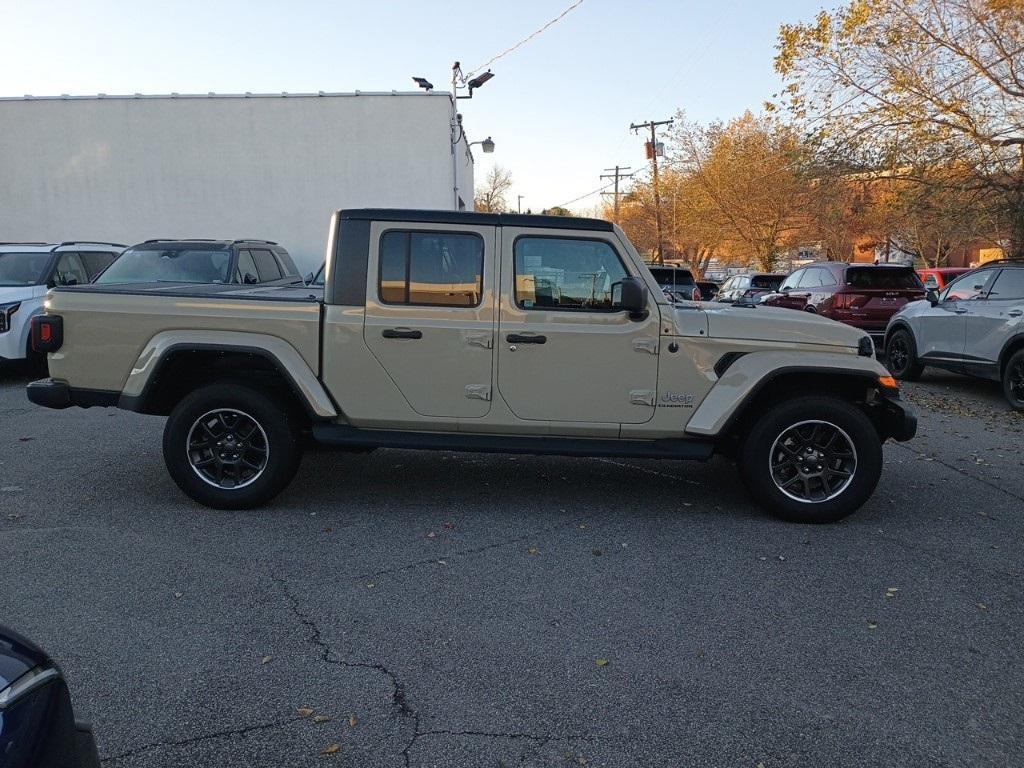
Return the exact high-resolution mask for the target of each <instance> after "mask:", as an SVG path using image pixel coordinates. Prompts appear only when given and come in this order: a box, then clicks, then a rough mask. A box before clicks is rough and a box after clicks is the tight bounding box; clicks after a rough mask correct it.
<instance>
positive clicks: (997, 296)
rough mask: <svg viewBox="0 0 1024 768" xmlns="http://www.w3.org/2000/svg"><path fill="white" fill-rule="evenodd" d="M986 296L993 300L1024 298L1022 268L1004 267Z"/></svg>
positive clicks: (1023, 270)
mask: <svg viewBox="0 0 1024 768" xmlns="http://www.w3.org/2000/svg"><path fill="white" fill-rule="evenodd" d="M988 297H989V299H992V300H994V301H995V300H998V301H1006V300H1008V299H1024V269H1004V270H1003V271H1002V272H1000V273H999V277H997V278H996V281H995V283H994V284H993V285H992V290H991V291H989V294H988Z"/></svg>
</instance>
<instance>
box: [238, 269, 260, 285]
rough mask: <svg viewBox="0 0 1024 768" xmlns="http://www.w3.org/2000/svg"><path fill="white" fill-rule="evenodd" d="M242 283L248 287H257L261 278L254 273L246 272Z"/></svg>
mask: <svg viewBox="0 0 1024 768" xmlns="http://www.w3.org/2000/svg"><path fill="white" fill-rule="evenodd" d="M242 282H243V283H245V284H246V285H256V283H258V282H259V278H257V277H256V275H254V274H253V273H252V272H246V273H245V275H244V276H243V277H242Z"/></svg>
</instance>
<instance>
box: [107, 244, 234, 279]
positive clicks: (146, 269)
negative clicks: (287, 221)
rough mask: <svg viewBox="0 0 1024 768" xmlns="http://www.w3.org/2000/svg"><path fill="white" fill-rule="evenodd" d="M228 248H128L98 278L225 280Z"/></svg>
mask: <svg viewBox="0 0 1024 768" xmlns="http://www.w3.org/2000/svg"><path fill="white" fill-rule="evenodd" d="M230 266H231V252H230V251H226V250H216V251H215V250H211V249H209V248H166V247H163V248H161V247H156V248H129V249H128V250H127V251H125V252H124V253H122V254H121V255H120V256H119V257H118V259H117V261H115V262H114V263H113V264H111V265H110V266H109V267H108V268H107V270H106V271H105V272H104V273H103V274H102V275H100V276H99V278H97V280H96V282H97V283H101V284H112V283H226V282H229V280H228V268H229V267H230Z"/></svg>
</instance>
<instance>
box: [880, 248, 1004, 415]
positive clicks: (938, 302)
mask: <svg viewBox="0 0 1024 768" xmlns="http://www.w3.org/2000/svg"><path fill="white" fill-rule="evenodd" d="M885 339H886V344H885V349H886V354H887V356H888V364H889V370H891V371H892V374H893V376H895V377H896V378H899V379H906V380H909V381H914V380H916V379H917V378H918V377H920V375H921V372H922V371H923V370H924V368H925V367H926V366H935V367H936V368H944V369H946V370H949V371H955V372H956V373H963V374H966V375H969V376H978V377H981V378H985V379H992V380H993V381H1001V382H1002V383H1003V393H1004V394H1005V396H1006V400H1007V402H1009V403H1010V405H1011V406H1013V407H1014V408H1016V409H1017V410H1024V261H990V262H988V263H987V264H985V265H984V266H982V267H980V268H979V269H976V270H974V271H973V272H968V273H967V274H965V275H961V276H960V277H958V278H957V279H956V280H954V281H953V282H951V283H950V284H949V285H947V286H946V288H945V289H944V290H943V291H942V292H941V293H936V292H935V291H930V292H929V293H928V300H927V301H918V302H914V303H913V304H908V305H907V306H906V307H904V308H903V310H902V311H900V312H899V313H898V314H896V315H894V316H893V318H892V320H891V322H890V323H889V327H888V329H887V330H886V335H885Z"/></svg>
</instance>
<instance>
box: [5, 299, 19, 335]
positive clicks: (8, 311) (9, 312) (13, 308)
mask: <svg viewBox="0 0 1024 768" xmlns="http://www.w3.org/2000/svg"><path fill="white" fill-rule="evenodd" d="M19 307H21V302H20V301H19V302H18V303H16V304H0V333H3V332H4V331H7V330H9V329H10V327H11V317H13V315H14V313H15V312H17V311H18V308H19Z"/></svg>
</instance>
